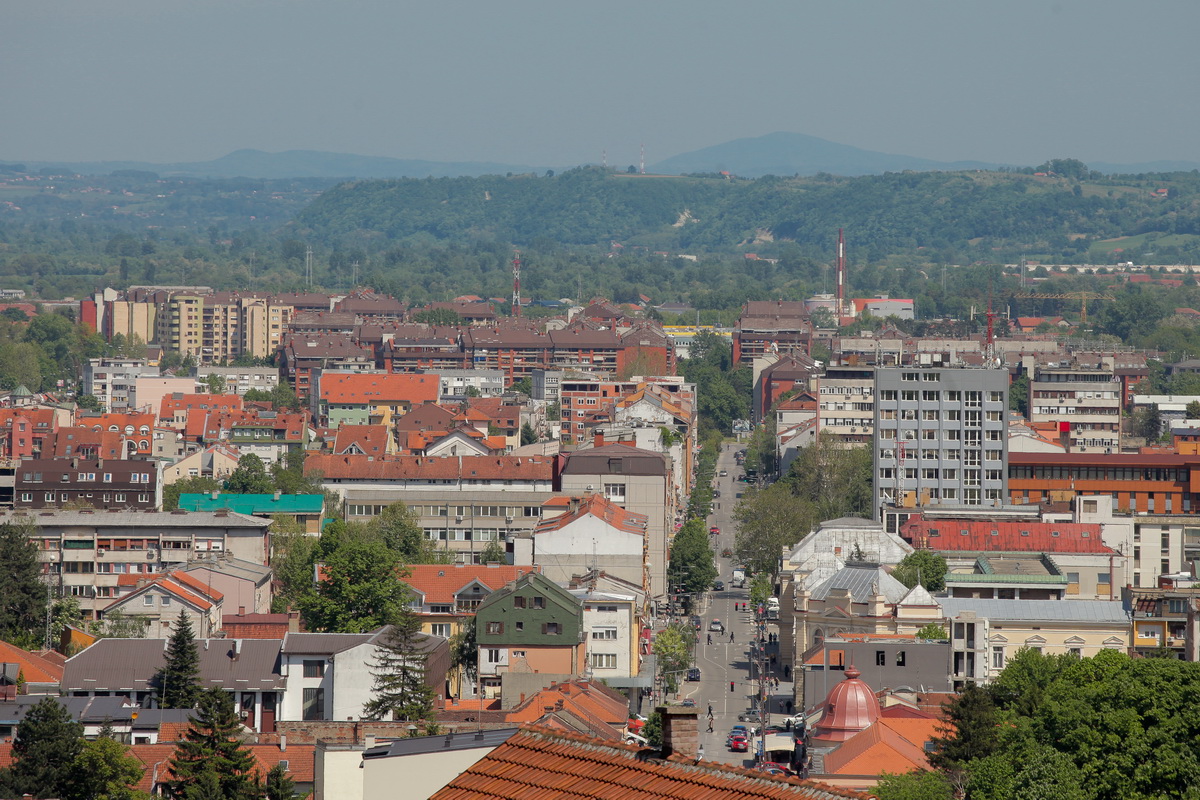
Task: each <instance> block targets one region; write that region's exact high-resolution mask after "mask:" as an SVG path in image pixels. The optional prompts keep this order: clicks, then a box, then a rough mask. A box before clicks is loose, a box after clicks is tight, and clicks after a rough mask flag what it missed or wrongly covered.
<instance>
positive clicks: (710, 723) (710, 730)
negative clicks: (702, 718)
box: [708, 717, 713, 733]
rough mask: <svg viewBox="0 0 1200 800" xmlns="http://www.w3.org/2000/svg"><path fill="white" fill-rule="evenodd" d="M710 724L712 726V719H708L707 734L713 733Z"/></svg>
mask: <svg viewBox="0 0 1200 800" xmlns="http://www.w3.org/2000/svg"><path fill="white" fill-rule="evenodd" d="M712 724H713V721H712V717H709V718H708V732H709V733H712V732H713V726H712Z"/></svg>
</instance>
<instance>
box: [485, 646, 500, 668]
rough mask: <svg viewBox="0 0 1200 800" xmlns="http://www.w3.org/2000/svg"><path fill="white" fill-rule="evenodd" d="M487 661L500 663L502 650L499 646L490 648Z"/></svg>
mask: <svg viewBox="0 0 1200 800" xmlns="http://www.w3.org/2000/svg"><path fill="white" fill-rule="evenodd" d="M487 662H488V663H489V664H499V663H500V650H499V649H498V648H495V647H491V648H488V651H487Z"/></svg>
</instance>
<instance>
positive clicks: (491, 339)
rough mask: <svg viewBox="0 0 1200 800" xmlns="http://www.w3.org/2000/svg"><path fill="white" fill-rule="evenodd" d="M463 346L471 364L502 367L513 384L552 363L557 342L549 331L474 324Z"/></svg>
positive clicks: (496, 368)
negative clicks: (475, 325) (477, 325)
mask: <svg viewBox="0 0 1200 800" xmlns="http://www.w3.org/2000/svg"><path fill="white" fill-rule="evenodd" d="M463 346H464V347H465V348H466V350H467V351H468V353H469V354H470V359H471V360H470V366H473V367H479V368H482V369H493V370H500V371H501V372H502V373H503V374H504V378H505V382H506V384H508V385H511V384H512V382H513V381H516V380H520V379H521V378H527V377H530V376H531V375H532V374H533V370H534V369H536V368H539V367H540V368H544V367H546V366H548V365H550V363H551V361H552V360H553V353H554V348H555V342H554V341H553V339H552V338H551V336H550V335H549V334H546V333H540V332H538V331H535V330H532V329H529V328H516V327H494V328H493V327H473V328H469V329H466V330H464V331H463ZM613 362H614V363H615V356H614V358H613Z"/></svg>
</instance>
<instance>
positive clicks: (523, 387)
mask: <svg viewBox="0 0 1200 800" xmlns="http://www.w3.org/2000/svg"><path fill="white" fill-rule="evenodd" d="M509 388H510V389H512V390H513V391H514V392H519V393H521V394H523V395H525V396H526V397H528V396H529V395H531V394H533V379H532V378H518V379H517V380H515V381H513V382H512V386H510V387H509Z"/></svg>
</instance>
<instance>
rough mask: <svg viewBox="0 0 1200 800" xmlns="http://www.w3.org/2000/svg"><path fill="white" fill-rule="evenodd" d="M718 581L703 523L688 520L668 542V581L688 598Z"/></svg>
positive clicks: (710, 546) (697, 520)
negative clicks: (669, 550) (669, 552)
mask: <svg viewBox="0 0 1200 800" xmlns="http://www.w3.org/2000/svg"><path fill="white" fill-rule="evenodd" d="M716 579H717V565H716V560H715V559H714V557H713V551H712V545H711V543H710V542H709V539H708V531H707V530H705V529H704V522H703V521H701V520H699V519H690V520H688V521H687V522H685V523H684V524H683V527H682V528H680V529H679V532H678V533H676V534H675V539H674V541H672V542H671V560H670V563H669V564H668V565H667V580H668V581H669V582H670V583H671V584H672V585H673V586H675V587H677V588H682V589H683V591H684V592H685V593H687V594H688V595H689V596H694V595H697V594H700V593H703V592H707V591H708V590H709V589H711V588H712V585H713V581H715V580H716Z"/></svg>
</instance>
